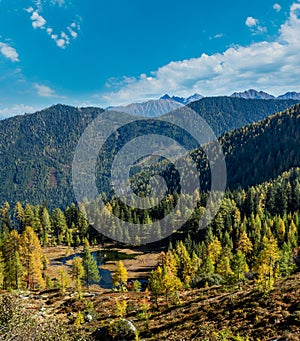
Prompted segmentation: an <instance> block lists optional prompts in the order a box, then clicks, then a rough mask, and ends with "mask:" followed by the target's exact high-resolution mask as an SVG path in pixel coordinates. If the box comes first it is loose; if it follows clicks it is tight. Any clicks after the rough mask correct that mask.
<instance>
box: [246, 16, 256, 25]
mask: <svg viewBox="0 0 300 341" xmlns="http://www.w3.org/2000/svg"><path fill="white" fill-rule="evenodd" d="M245 24H246V26H248V27H253V26H256V25H257V24H258V20H257V19H255V18H253V17H248V18H247V19H246V21H245Z"/></svg>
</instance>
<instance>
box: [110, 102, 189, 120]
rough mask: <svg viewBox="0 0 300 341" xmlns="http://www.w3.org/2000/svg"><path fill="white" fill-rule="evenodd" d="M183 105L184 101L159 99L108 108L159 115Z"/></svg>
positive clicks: (148, 115) (134, 113)
mask: <svg viewBox="0 0 300 341" xmlns="http://www.w3.org/2000/svg"><path fill="white" fill-rule="evenodd" d="M182 105H183V104H182V103H180V102H178V101H174V100H171V99H158V100H151V101H147V102H143V103H132V104H128V105H125V106H118V107H109V108H107V109H108V110H114V111H119V112H125V113H127V114H131V115H135V116H147V117H157V116H161V115H164V114H167V113H169V112H170V111H172V110H174V109H177V108H179V107H181V106H182Z"/></svg>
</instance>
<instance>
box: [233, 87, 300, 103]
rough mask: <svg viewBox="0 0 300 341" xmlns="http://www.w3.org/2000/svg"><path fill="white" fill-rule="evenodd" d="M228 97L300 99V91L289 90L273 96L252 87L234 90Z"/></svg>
mask: <svg viewBox="0 0 300 341" xmlns="http://www.w3.org/2000/svg"><path fill="white" fill-rule="evenodd" d="M230 97H237V98H245V99H280V100H283V99H293V100H296V101H300V92H295V91H290V92H287V93H285V94H284V95H280V96H278V97H275V96H273V95H270V94H268V93H267V92H264V91H257V90H254V89H249V90H246V91H243V92H234V93H233V94H232V95H231V96H230Z"/></svg>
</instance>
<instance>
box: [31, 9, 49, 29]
mask: <svg viewBox="0 0 300 341" xmlns="http://www.w3.org/2000/svg"><path fill="white" fill-rule="evenodd" d="M30 19H31V20H32V26H33V28H41V29H43V28H44V26H45V24H46V20H45V19H44V18H43V17H42V16H41V15H39V13H38V12H37V11H34V12H33V13H32V16H31V17H30Z"/></svg>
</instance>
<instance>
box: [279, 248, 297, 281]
mask: <svg viewBox="0 0 300 341" xmlns="http://www.w3.org/2000/svg"><path fill="white" fill-rule="evenodd" d="M295 269H296V264H295V261H294V255H293V249H292V247H291V245H290V244H289V243H286V242H284V243H283V245H282V248H281V250H280V260H279V271H280V275H281V276H282V277H287V276H289V275H290V274H291V273H292V272H293V271H294V270H295Z"/></svg>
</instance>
